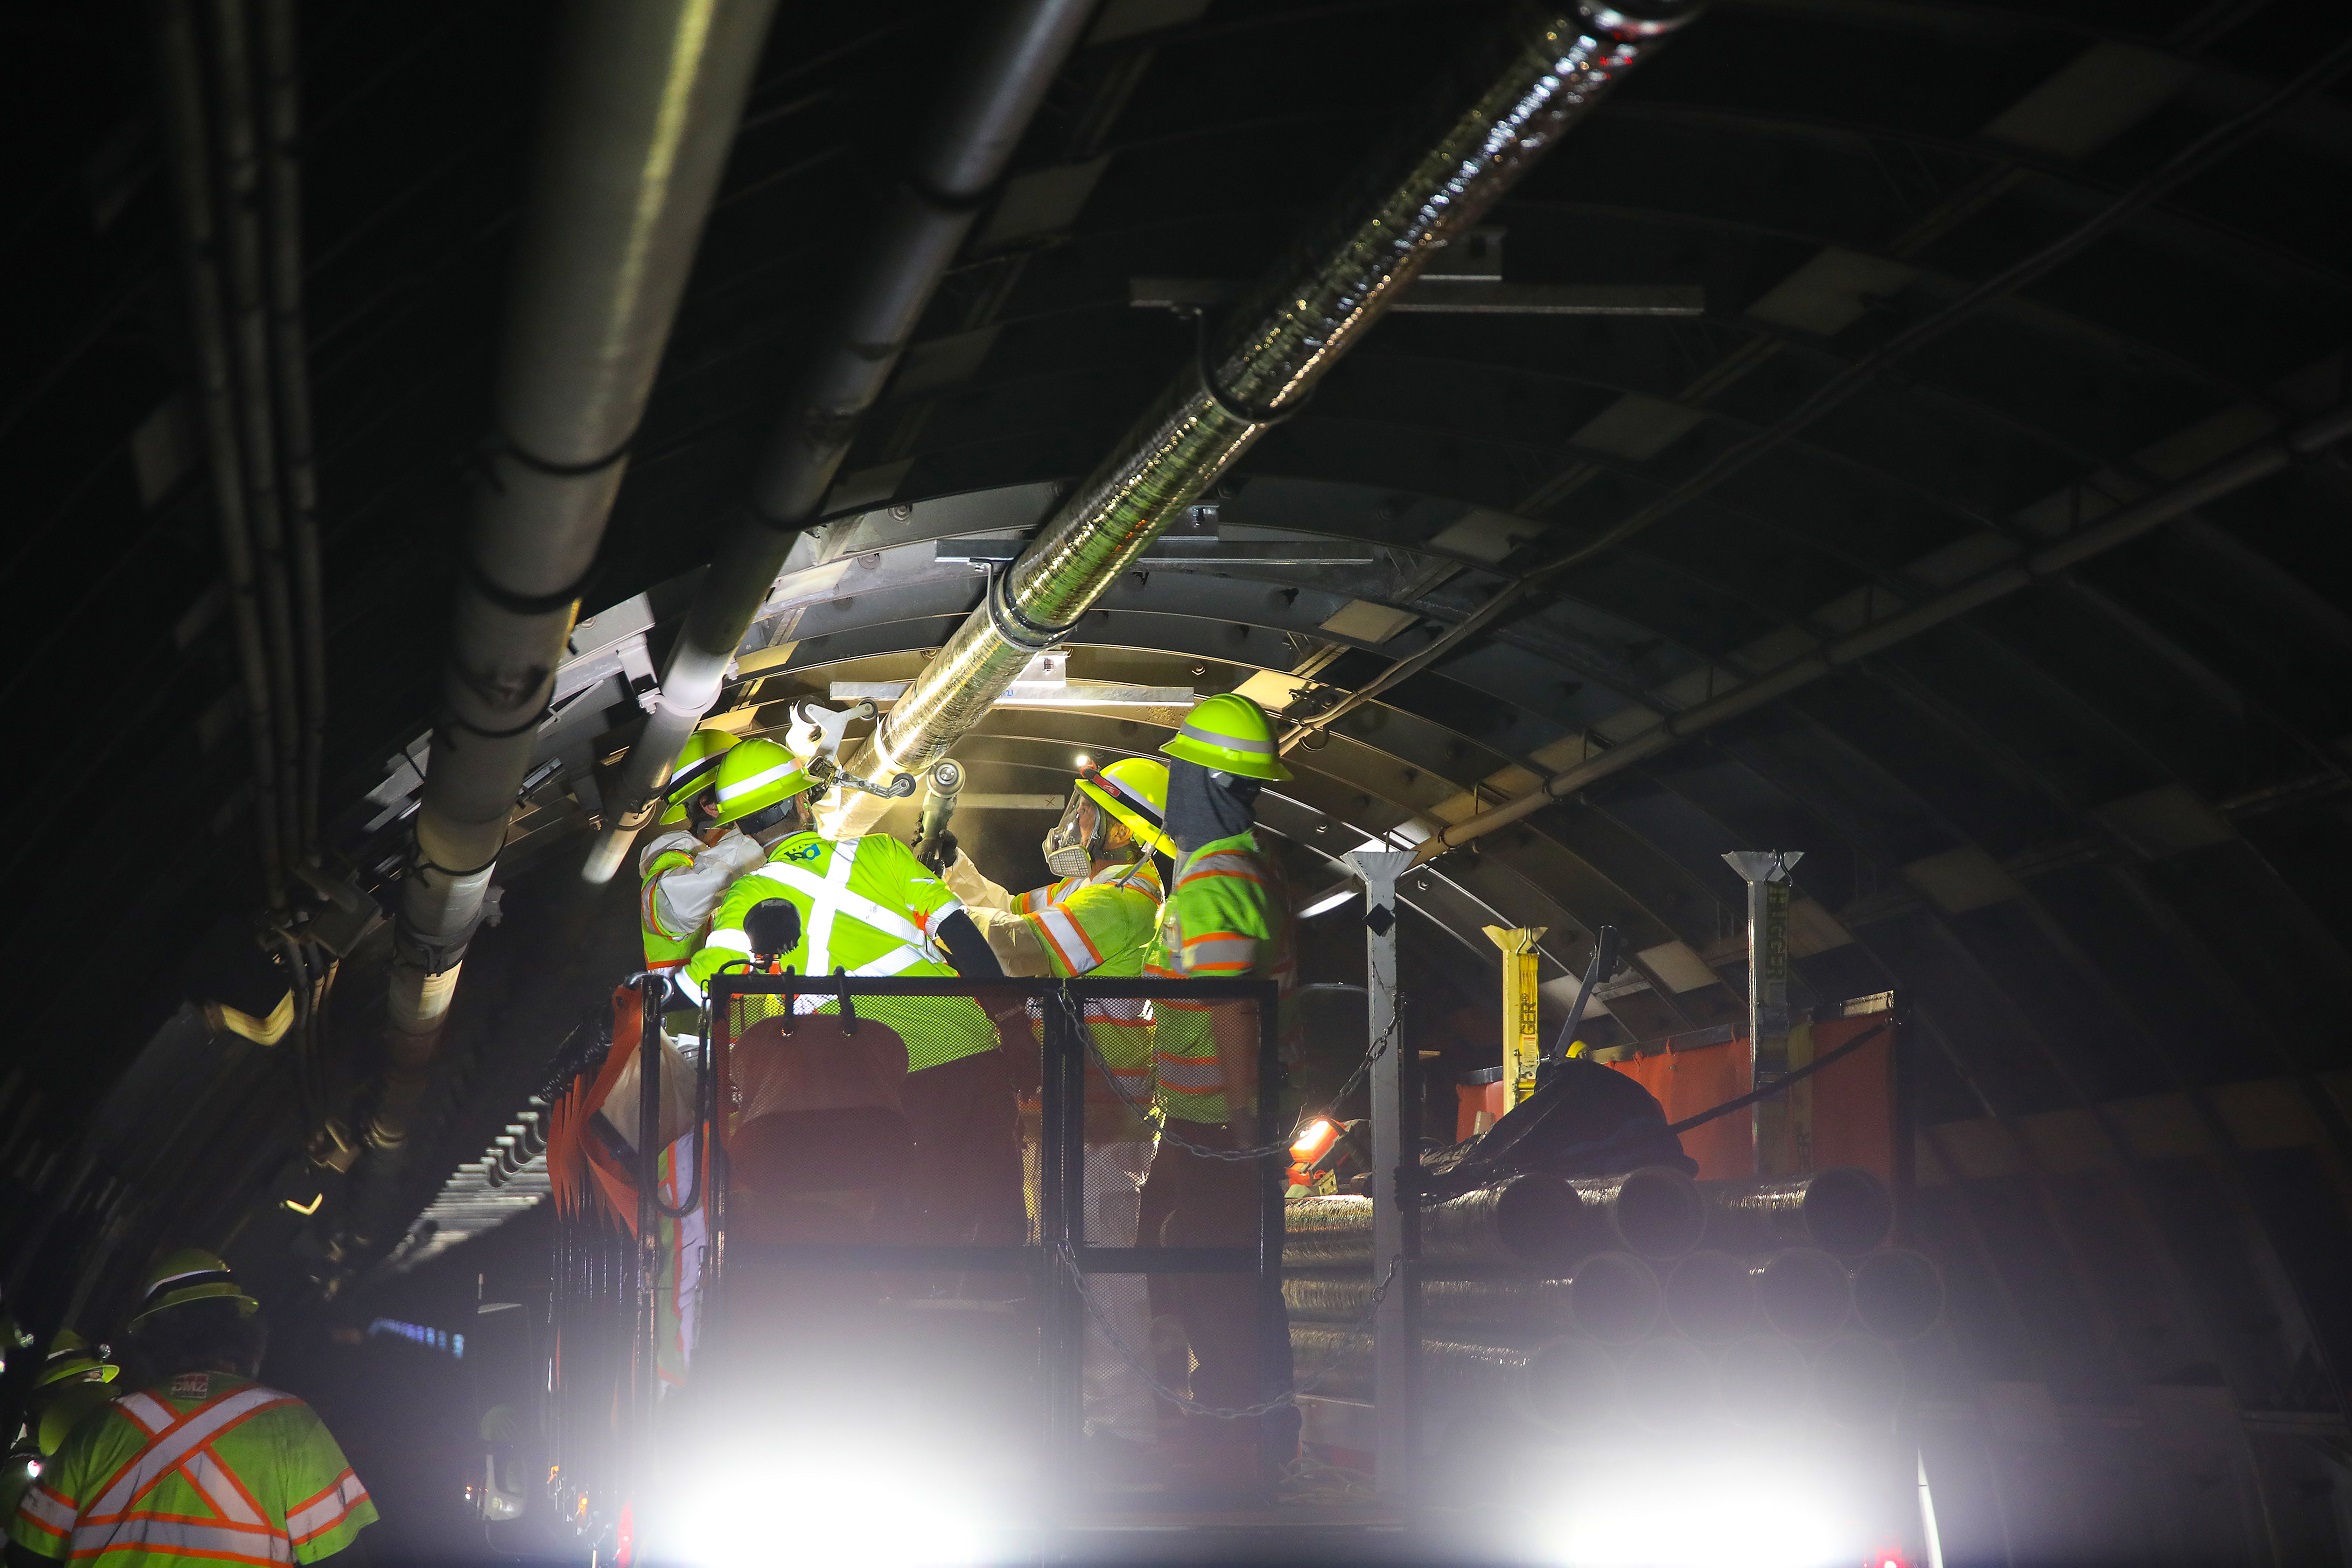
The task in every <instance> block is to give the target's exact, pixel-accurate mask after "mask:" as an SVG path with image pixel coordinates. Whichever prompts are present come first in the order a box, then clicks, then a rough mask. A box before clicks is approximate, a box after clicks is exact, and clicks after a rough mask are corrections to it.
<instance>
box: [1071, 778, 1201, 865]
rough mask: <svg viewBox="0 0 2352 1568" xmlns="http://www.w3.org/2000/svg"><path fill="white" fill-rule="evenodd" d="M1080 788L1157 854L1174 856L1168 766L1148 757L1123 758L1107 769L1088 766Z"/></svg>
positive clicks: (1138, 841) (1079, 784) (1079, 779)
mask: <svg viewBox="0 0 2352 1568" xmlns="http://www.w3.org/2000/svg"><path fill="white" fill-rule="evenodd" d="M1077 782H1078V787H1079V788H1080V789H1082V790H1084V791H1085V792H1086V795H1087V798H1088V799H1090V800H1092V801H1093V802H1094V803H1095V804H1096V805H1098V806H1100V807H1102V809H1103V810H1105V811H1107V812H1109V813H1110V814H1111V816H1112V817H1113V818H1114V819H1115V820H1117V821H1120V822H1123V823H1125V824H1126V825H1127V831H1128V832H1130V833H1132V834H1134V835H1135V842H1137V843H1138V844H1141V845H1142V846H1143V847H1144V848H1145V849H1148V850H1151V851H1153V852H1154V853H1156V854H1161V855H1171V856H1172V855H1174V854H1175V853H1176V841H1175V840H1174V839H1172V838H1170V837H1169V836H1168V829H1167V827H1166V825H1165V823H1166V818H1167V815H1168V765H1167V764H1166V763H1164V762H1154V761H1153V760H1152V759H1151V758H1149V757H1122V758H1120V759H1119V760H1118V761H1117V762H1114V763H1112V764H1111V765H1110V766H1109V767H1107V768H1088V769H1086V770H1085V771H1084V772H1082V773H1080V774H1079V775H1078V780H1077Z"/></svg>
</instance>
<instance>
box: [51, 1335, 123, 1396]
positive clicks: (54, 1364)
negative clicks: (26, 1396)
mask: <svg viewBox="0 0 2352 1568" xmlns="http://www.w3.org/2000/svg"><path fill="white" fill-rule="evenodd" d="M121 1371H122V1368H121V1367H118V1366H116V1365H115V1364H114V1363H113V1362H111V1361H108V1360H106V1359H105V1357H104V1356H103V1355H102V1354H101V1353H100V1352H99V1351H97V1350H96V1349H94V1348H93V1347H92V1346H91V1344H90V1342H89V1341H88V1340H86V1339H84V1338H82V1336H81V1335H79V1334H77V1333H75V1332H74V1331H73V1330H72V1329H70V1328H68V1329H60V1330H58V1333H57V1337H56V1338H55V1339H53V1340H51V1341H49V1355H48V1359H46V1360H44V1361H43V1362H42V1363H41V1370H40V1371H38V1372H36V1373H34V1374H33V1387H35V1388H47V1387H49V1386H50V1385H51V1384H53V1383H63V1382H66V1381H68V1380H69V1379H72V1378H78V1377H80V1376H82V1375H83V1374H84V1373H86V1372H98V1373H99V1374H101V1375H100V1376H99V1377H97V1378H95V1379H93V1381H95V1382H100V1383H111V1382H113V1381H114V1380H115V1378H116V1376H117V1375H119V1374H120V1373H121Z"/></svg>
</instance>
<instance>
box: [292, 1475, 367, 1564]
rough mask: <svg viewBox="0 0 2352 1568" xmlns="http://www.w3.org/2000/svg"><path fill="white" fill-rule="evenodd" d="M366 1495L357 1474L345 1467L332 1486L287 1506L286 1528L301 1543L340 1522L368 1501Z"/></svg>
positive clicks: (296, 1542)
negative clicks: (290, 1506)
mask: <svg viewBox="0 0 2352 1568" xmlns="http://www.w3.org/2000/svg"><path fill="white" fill-rule="evenodd" d="M367 1495H368V1494H367V1488H366V1487H364V1486H362V1485H360V1484H359V1477H358V1476H355V1475H353V1474H352V1473H351V1472H350V1471H349V1470H346V1471H344V1472H343V1473H342V1474H341V1475H339V1476H337V1477H336V1478H335V1484H334V1485H333V1486H330V1487H328V1488H327V1489H326V1490H325V1491H323V1492H321V1493H319V1494H318V1496H316V1497H314V1498H312V1499H310V1501H308V1502H306V1503H304V1504H302V1505H301V1506H300V1507H298V1508H291V1509H288V1510H287V1512H286V1532H287V1533H288V1534H289V1535H291V1536H292V1537H293V1538H294V1544H295V1545H297V1546H300V1545H301V1544H303V1543H304V1542H305V1541H308V1540H310V1539H311V1538H312V1537H314V1536H317V1535H321V1534H324V1533H325V1532H326V1531H329V1530H332V1529H333V1528H335V1526H337V1525H339V1524H341V1523H342V1522H343V1521H344V1519H345V1518H346V1517H347V1516H348V1515H349V1514H350V1512H351V1510H352V1509H354V1508H356V1507H358V1506H359V1505H360V1504H361V1503H364V1502H366V1501H367Z"/></svg>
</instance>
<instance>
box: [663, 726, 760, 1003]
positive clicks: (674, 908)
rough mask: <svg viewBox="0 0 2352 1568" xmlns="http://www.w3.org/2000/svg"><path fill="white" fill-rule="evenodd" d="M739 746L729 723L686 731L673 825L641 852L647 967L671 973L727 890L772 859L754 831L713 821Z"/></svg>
mask: <svg viewBox="0 0 2352 1568" xmlns="http://www.w3.org/2000/svg"><path fill="white" fill-rule="evenodd" d="M768 744H770V745H774V744H775V743H774V742H773V741H771V742H769V743H768ZM734 748H735V737H734V736H732V735H729V734H728V733H726V732H725V731H724V730H696V731H695V732H694V733H693V734H692V735H689V736H688V737H687V738H686V749H685V750H684V751H682V752H680V753H679V754H678V766H677V769H676V771H674V772H673V773H671V775H670V784H669V792H668V797H667V800H668V809H666V810H665V811H663V812H662V817H661V823H660V825H661V826H662V827H663V828H666V829H668V831H667V832H664V833H662V834H660V835H658V836H656V837H654V838H652V839H650V840H648V841H647V842H646V844H645V847H644V848H643V849H641V850H639V851H638V853H637V874H638V876H639V878H640V879H641V887H640V891H639V893H638V898H637V929H638V933H639V935H641V936H642V937H643V938H644V939H645V967H646V968H647V969H648V970H650V971H652V972H653V973H655V974H658V975H667V974H670V973H671V972H673V971H674V970H677V969H679V968H681V967H683V966H684V964H685V962H686V960H687V959H689V958H691V957H693V956H694V950H695V949H696V948H698V947H700V946H701V945H702V936H703V932H704V931H705V930H706V929H708V927H709V925H710V917H711V911H712V910H714V909H716V908H718V907H719V900H720V899H722V898H724V897H726V896H727V889H728V888H730V887H732V886H734V885H735V879H736V878H737V877H739V876H741V875H743V873H744V872H746V871H749V870H750V869H751V868H752V867H754V866H756V865H758V864H759V863H760V862H761V861H763V860H765V859H766V858H767V855H768V852H767V848H766V846H764V845H762V844H761V843H760V842H759V841H758V839H757V838H756V837H754V836H753V832H752V831H751V830H747V829H745V828H744V827H743V826H741V825H740V824H739V823H735V822H718V821H716V820H715V817H716V815H717V811H718V789H717V785H718V772H719V764H720V763H721V762H722V761H723V760H724V759H725V757H726V755H727V753H728V752H730V751H732V750H733V749H734ZM777 749H778V750H779V751H781V750H782V749H783V748H782V747H778V748H777ZM786 755H787V756H789V755H790V754H789V753H786Z"/></svg>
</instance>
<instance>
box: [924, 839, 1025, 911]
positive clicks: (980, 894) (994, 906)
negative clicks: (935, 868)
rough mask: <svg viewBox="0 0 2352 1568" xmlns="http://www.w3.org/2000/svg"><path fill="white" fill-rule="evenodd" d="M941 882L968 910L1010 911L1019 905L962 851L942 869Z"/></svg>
mask: <svg viewBox="0 0 2352 1568" xmlns="http://www.w3.org/2000/svg"><path fill="white" fill-rule="evenodd" d="M939 880H940V881H942V882H944V883H946V884H947V889H948V891H949V892H951V893H953V894H955V896H956V897H958V898H960V899H962V900H963V901H964V907H965V908H966V909H991V910H1010V909H1012V908H1014V907H1015V906H1016V904H1017V902H1018V901H1017V900H1016V899H1015V898H1014V896H1013V895H1012V894H1011V893H1009V892H1007V891H1005V889H1004V888H1002V887H1000V886H998V885H997V884H996V883H994V882H991V881H989V880H988V878H987V877H986V876H985V875H984V874H982V872H981V870H980V868H979V867H978V866H976V865H974V864H972V857H971V856H969V855H967V854H965V853H964V852H963V851H962V850H961V849H959V850H957V851H956V854H955V858H954V859H953V860H951V861H949V862H948V863H947V864H946V865H945V866H944V867H942V868H941V869H940V872H939Z"/></svg>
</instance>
